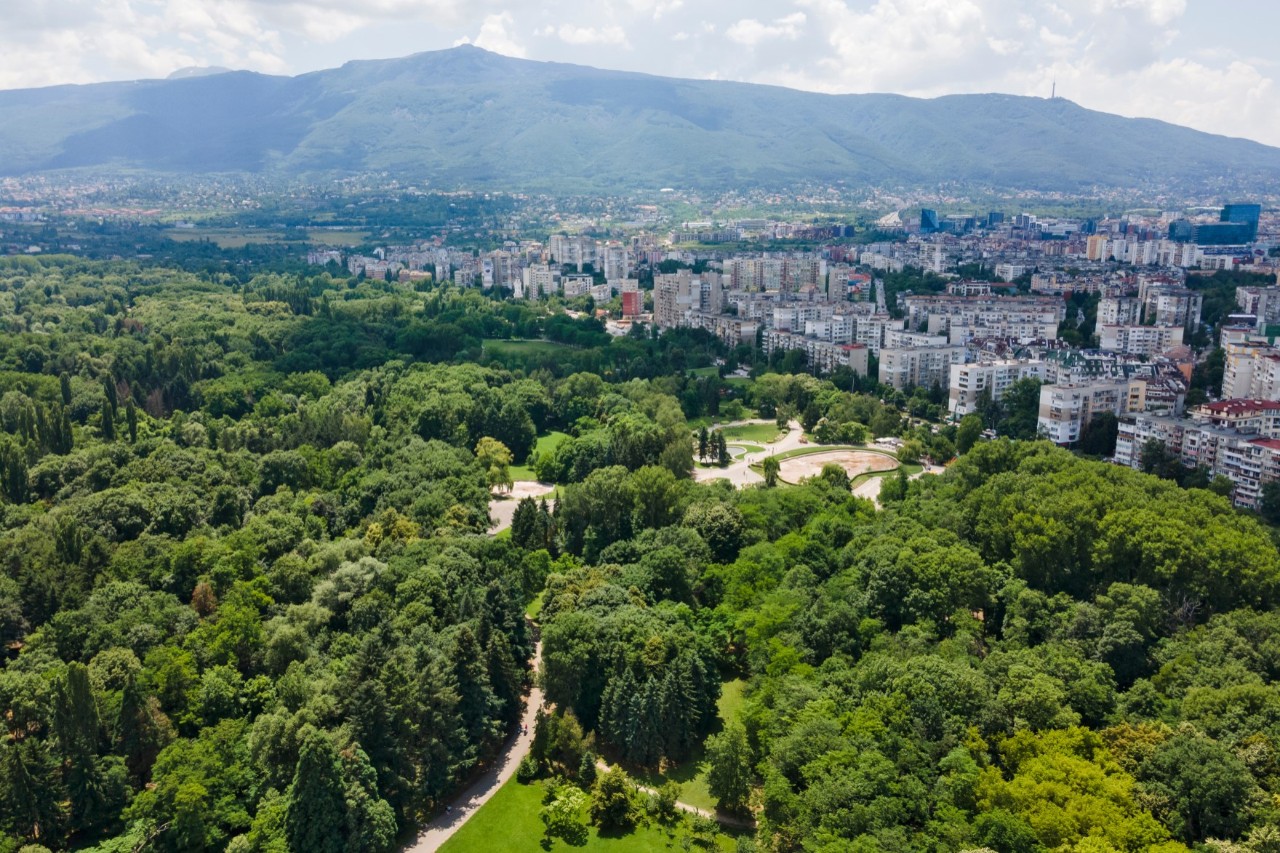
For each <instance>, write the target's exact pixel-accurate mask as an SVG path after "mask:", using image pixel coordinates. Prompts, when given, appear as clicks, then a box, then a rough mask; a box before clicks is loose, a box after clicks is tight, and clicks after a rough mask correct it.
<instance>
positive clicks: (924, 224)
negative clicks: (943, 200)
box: [920, 207, 942, 234]
mask: <svg viewBox="0 0 1280 853" xmlns="http://www.w3.org/2000/svg"><path fill="white" fill-rule="evenodd" d="M941 228H942V225H941V223H939V221H938V211H936V210H930V209H929V208H927V207H926V208H922V209H921V210H920V233H921V234H936V233H937V232H938V231H939V230H941Z"/></svg>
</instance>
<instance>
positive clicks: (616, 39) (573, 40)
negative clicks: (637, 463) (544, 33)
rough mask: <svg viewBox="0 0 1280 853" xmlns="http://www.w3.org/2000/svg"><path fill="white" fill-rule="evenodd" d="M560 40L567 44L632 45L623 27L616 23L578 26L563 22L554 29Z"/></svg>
mask: <svg viewBox="0 0 1280 853" xmlns="http://www.w3.org/2000/svg"><path fill="white" fill-rule="evenodd" d="M554 33H555V35H556V36H557V37H559V39H560V41H562V42H564V43H565V44H611V45H617V46H619V47H630V45H629V44H628V43H627V33H626V31H625V30H623V29H622V27H620V26H618V25H617V24H614V25H612V26H607V27H577V26H574V25H573V24H563V25H562V26H561V27H560V28H559V29H557V30H554Z"/></svg>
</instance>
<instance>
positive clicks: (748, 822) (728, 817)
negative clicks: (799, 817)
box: [596, 758, 756, 829]
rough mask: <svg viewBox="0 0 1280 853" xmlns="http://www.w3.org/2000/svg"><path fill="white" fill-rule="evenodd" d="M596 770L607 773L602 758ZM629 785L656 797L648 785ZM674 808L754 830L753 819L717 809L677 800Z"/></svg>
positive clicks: (727, 824) (599, 759)
mask: <svg viewBox="0 0 1280 853" xmlns="http://www.w3.org/2000/svg"><path fill="white" fill-rule="evenodd" d="M596 769H597V770H599V771H600V772H601V773H608V772H609V770H610V767H609V764H608V763H607V762H606V761H605V760H604V759H603V758H597V759H596ZM631 783H632V784H633V785H635V786H636V788H638V789H639V790H641V791H644V792H645V793H646V794H652V795H653V796H655V797H656V796H658V789H657V788H650V787H649V786H648V785H641V784H640V783H639V782H637V781H635V779H632V780H631ZM676 808H678V809H679V810H680V811H682V812H688V813H689V814H694V815H698V816H699V817H705V818H707V819H708V820H714V821H715V822H716V823H719V824H722V825H724V826H736V827H738V828H740V829H755V828H756V821H755V818H751V817H743V816H742V815H735V814H729V813H728V812H723V811H720V810H718V809H717V810H716V811H713V812H709V811H707V810H706V809H700V808H698V807H697V806H695V805H691V804H690V803H682V802H680V801H679V800H676Z"/></svg>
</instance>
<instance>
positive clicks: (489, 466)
mask: <svg viewBox="0 0 1280 853" xmlns="http://www.w3.org/2000/svg"><path fill="white" fill-rule="evenodd" d="M475 453H476V461H477V462H479V463H480V467H481V468H483V469H484V470H485V476H486V477H487V479H488V481H489V488H491V489H493V488H506V489H508V490H509V489H510V488H511V486H512V481H511V470H510V469H511V460H512V456H511V451H510V450H508V449H507V446H506V445H505V444H503V443H502V442H501V441H498V440H497V439H496V438H490V437H489V436H485V437H483V438H481V439H480V440H479V441H478V442H476V451H475Z"/></svg>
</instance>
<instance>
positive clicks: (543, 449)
mask: <svg viewBox="0 0 1280 853" xmlns="http://www.w3.org/2000/svg"><path fill="white" fill-rule="evenodd" d="M568 437H569V434H568V433H566V432H560V431H558V430H552V431H551V432H549V433H547V434H546V435H540V436H538V441H537V443H536V444H534V446H533V451H534V453H537V454H538V455H539V456H541V455H542V454H544V453H555V452H556V448H557V447H559V446H560V442H562V441H564V440H565V439H566V438H568ZM507 470H508V471H510V473H511V479H512V480H514V481H515V482H517V483H533V482H536V481H537V479H538V477H537V475H536V474H534V473H533V468H531V467H529V466H528V465H512V466H511V467H510V468H508V469H507Z"/></svg>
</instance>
